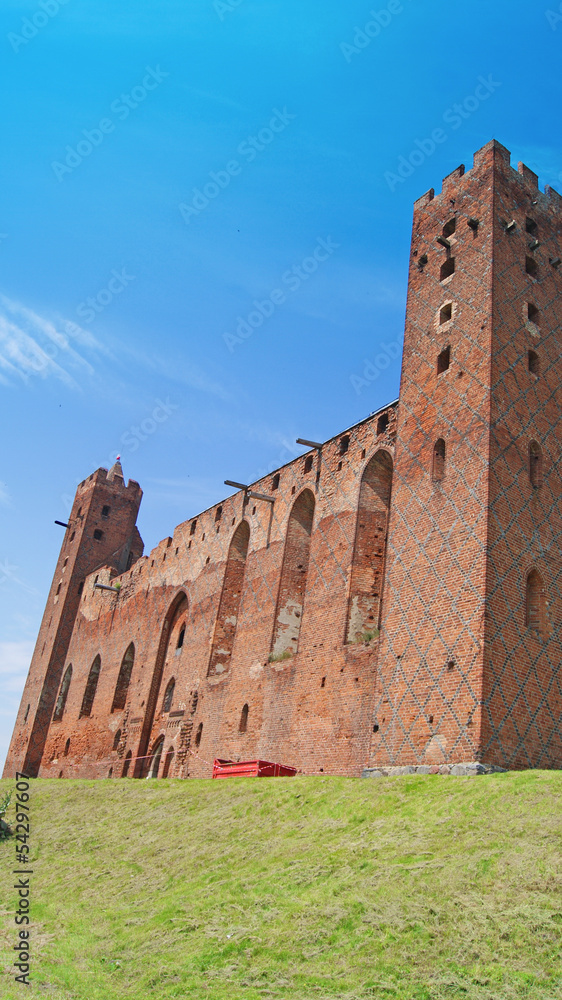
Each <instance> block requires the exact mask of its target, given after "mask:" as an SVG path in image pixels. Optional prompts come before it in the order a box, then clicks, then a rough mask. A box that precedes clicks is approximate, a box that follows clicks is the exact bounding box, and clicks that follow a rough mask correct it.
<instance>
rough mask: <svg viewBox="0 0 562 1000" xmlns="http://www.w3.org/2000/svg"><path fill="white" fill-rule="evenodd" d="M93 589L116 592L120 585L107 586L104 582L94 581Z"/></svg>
mask: <svg viewBox="0 0 562 1000" xmlns="http://www.w3.org/2000/svg"><path fill="white" fill-rule="evenodd" d="M94 590H111V591H112V592H113V593H114V594H118V593H119V591H120V590H121V587H108V586H106V584H105V583H94Z"/></svg>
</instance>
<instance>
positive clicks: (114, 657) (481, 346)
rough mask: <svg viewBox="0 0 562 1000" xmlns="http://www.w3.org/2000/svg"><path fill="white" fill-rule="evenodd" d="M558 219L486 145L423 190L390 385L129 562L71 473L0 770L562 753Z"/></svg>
mask: <svg viewBox="0 0 562 1000" xmlns="http://www.w3.org/2000/svg"><path fill="white" fill-rule="evenodd" d="M561 218H562V199H561V198H560V196H559V195H558V194H557V193H556V192H555V191H553V190H552V189H550V188H547V189H546V191H545V193H542V192H540V191H539V189H538V184H537V178H536V176H535V175H534V174H533V173H532V172H531V171H530V170H529V169H528V168H527V167H525V166H524V165H523V164H520V165H519V170H518V171H515V170H514V169H513V168H512V167H511V166H510V162H509V152H508V151H507V150H506V149H505V148H504V147H503V146H501V145H500V144H499V143H498V142H495V141H493V142H490V143H488V144H487V145H486V146H484V147H483V149H481V150H479V152H478V153H476V154H475V157H474V166H473V168H472V170H470V171H468V172H467V173H464V168H463V167H460V168H458V169H457V170H455V171H454V172H453V173H452V174H450V175H449V176H448V177H447V178H445V180H444V182H443V189H442V192H441V194H440V195H438V196H436V197H435V196H434V192H433V191H430V192H428V193H427V194H426V195H424V196H423V197H422V198H420V199H419V200H418V201H417V202H416V204H415V208H414V225H413V237H412V253H411V259H410V276H409V287H408V306H407V314H406V329H405V341H404V356H403V363H402V383H401V390H400V400H399V403H398V404H397V403H393V404H391V405H390V406H388V407H386V408H385V409H383V410H381V411H379V412H378V413H375V414H373V415H372V416H370V417H369V418H367V419H366V420H364V421H362V422H361V423H359V424H357V425H355V426H354V427H352V428H350V429H348V430H347V431H345V432H344V433H342V434H341V435H339V436H338V437H335V438H333V439H331V440H330V441H328V442H326V443H325V444H323V445H322V446H321V447H319V448H315V449H313V450H312V451H310V452H308V453H307V454H306V455H303V456H302V457H301V458H298V459H296V460H295V461H293V462H291V463H289V464H288V465H286V466H284V467H283V468H282V469H280V470H278V472H277V473H275V474H272V475H268V476H266V477H264V478H263V479H262V480H260V481H259V482H258V483H255V484H253V485H252V488H251V491H240V492H239V493H237V494H235V495H234V496H232V497H230V498H229V499H227V500H224V501H223V502H222V503H221V504H220V505H217V506H216V507H213V508H211V509H210V510H207V511H205V512H204V513H202V514H200V515H198V517H197V518H192V519H191V520H189V521H186V522H184V523H183V524H180V525H179V526H178V527H177V528H176V529H175V532H174V535H173V537H172V538H166V539H164V541H162V542H161V543H160V544H159V545H158V546H157V547H156V549H155V550H154V551H153V552H151V554H150V555H149V556H147V557H143V556H142V542H141V541H140V536H139V535H138V532H137V531H136V528H135V519H136V514H137V511H138V506H139V503H140V497H141V493H140V488H139V487H138V485H137V484H136V483H134V482H129V485H128V486H127V487H125V485H124V483H123V479H122V473H121V468H120V465H119V464H118V463H117V464H116V466H114V468H113V469H112V470H111V471H110V472H109V473H106V471H105V470H103V469H99V470H98V471H97V472H96V473H95V474H94V475H93V476H90V478H89V479H88V480H86V481H85V482H84V483H82V484H81V485H80V487H79V488H78V491H77V495H76V500H75V502H74V506H73V509H72V513H71V516H70V520H69V525H68V528H67V529H66V535H65V540H64V542H63V547H62V550H61V555H60V558H59V562H58V564H57V570H56V573H55V577H54V580H53V585H52V588H51V592H50V594H49V599H48V602H47V608H46V611H45V616H44V619H43V623H42V625H41V630H40V633H39V638H38V642H37V647H36V650H35V653H34V656H33V660H32V664H31V667H30V672H29V677H28V680H27V683H26V687H25V690H24V694H23V698H22V703H21V707H20V711H19V715H18V719H17V722H16V726H15V729H14V735H13V738H12V744H11V747H10V752H9V756H8V759H7V762H6V768H5V775H7V776H9V775H12V774H13V773H14V772H15V770H16V768H20V769H24V770H27V772H28V773H30V774H40V775H42V776H58V775H62V776H81V777H107V776H108V775H112V776H113V777H118V776H121V775H123V774H128V775H130V776H136V777H142V776H144V775H147V774H149V773H150V774H152V775H156V774H158V775H170V776H177V777H188V776H194V777H209V776H210V774H211V769H212V761H213V759H214V758H215V757H223V758H233V759H251V758H255V757H261V758H265V759H271V760H276V761H280V762H282V763H285V764H289V765H293V766H296V767H297V768H299V769H301V770H302V771H303V772H304V773H317V772H319V771H324V772H330V773H340V774H350V775H354V774H360V773H361V771H362V770H363V768H365V767H379V766H381V767H383V766H389V765H411V764H417V765H419V764H427V765H431V766H434V767H437V766H438V765H441V764H443V763H449V764H455V763H459V762H463V761H480V762H483V763H485V764H489V765H495V766H502V767H560V765H561V763H562V754H561V748H560V733H559V718H560V702H561V699H560V677H559V664H560V653H561V644H560V638H559V629H560V625H561V621H562V601H561V598H562V595H561V574H560V569H561V563H560V539H561V527H562V525H561V515H562V509H561V503H562V498H561V481H560V471H559V467H558V459H559V441H560V401H559V396H558V394H559V391H560V390H559V386H558V380H559V377H560V376H559V373H558V366H559V357H560V318H561V308H560V302H561V296H560V284H561V282H562V265H561V263H560V257H561V256H562V250H561V247H560V222H561ZM254 494H261V495H262V496H259V497H258V496H255V495H254ZM267 498H269V499H267ZM100 531H101V532H102V535H101V537H100V535H99V533H100ZM100 584H101V585H102V586H104V587H106V588H112V589H100V586H99V585H100ZM96 585H97V586H96ZM70 668H71V669H70Z"/></svg>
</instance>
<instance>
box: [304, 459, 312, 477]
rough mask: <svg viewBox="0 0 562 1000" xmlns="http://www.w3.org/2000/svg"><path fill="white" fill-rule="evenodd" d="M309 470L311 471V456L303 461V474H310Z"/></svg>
mask: <svg viewBox="0 0 562 1000" xmlns="http://www.w3.org/2000/svg"><path fill="white" fill-rule="evenodd" d="M311 469H312V455H307V456H306V458H305V460H304V471H305V473H306V472H310V470H311Z"/></svg>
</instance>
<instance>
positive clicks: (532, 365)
mask: <svg viewBox="0 0 562 1000" xmlns="http://www.w3.org/2000/svg"><path fill="white" fill-rule="evenodd" d="M527 363H528V366H529V371H530V372H531V375H540V362H539V356H538V354H537V352H536V351H527Z"/></svg>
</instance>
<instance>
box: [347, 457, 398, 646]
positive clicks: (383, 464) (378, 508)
mask: <svg viewBox="0 0 562 1000" xmlns="http://www.w3.org/2000/svg"><path fill="white" fill-rule="evenodd" d="M391 489H392V458H391V457H390V455H389V453H388V452H387V451H378V452H377V454H376V455H374V456H373V458H372V459H371V461H370V462H369V463H368V465H367V467H366V468H365V471H364V473H363V478H362V480H361V490H360V493H359V510H358V512H357V528H356V532H355V546H354V551H353V566H352V569H351V587H350V595H349V611H348V623H347V641H348V642H357V641H358V640H359V639H360V638H361V637H362V636H364V635H366V634H367V633H374V632H375V631H376V630H378V628H379V624H380V614H381V605H382V590H383V581H384V565H385V555H386V535H387V528H388V511H389V507H390V494H391Z"/></svg>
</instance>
